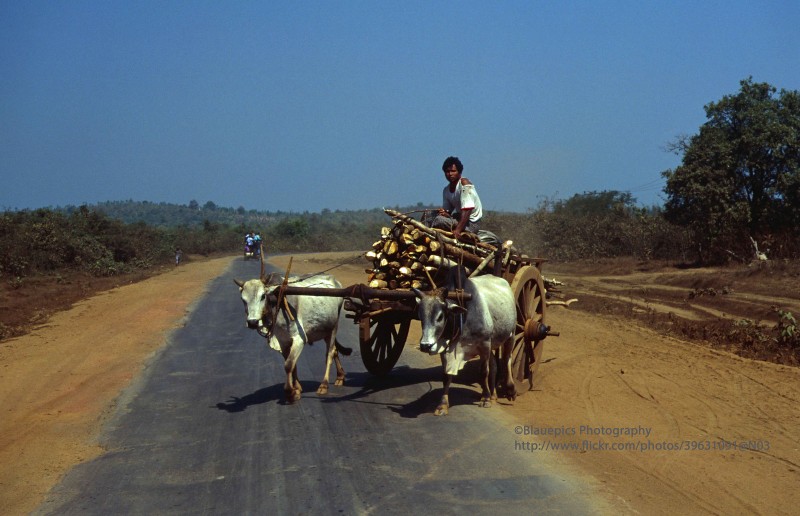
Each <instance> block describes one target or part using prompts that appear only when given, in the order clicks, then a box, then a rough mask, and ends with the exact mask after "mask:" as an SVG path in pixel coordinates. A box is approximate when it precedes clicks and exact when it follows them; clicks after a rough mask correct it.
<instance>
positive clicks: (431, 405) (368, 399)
mask: <svg viewBox="0 0 800 516" xmlns="http://www.w3.org/2000/svg"><path fill="white" fill-rule="evenodd" d="M479 378H480V363H479V362H478V361H470V362H467V364H466V365H465V366H464V369H463V370H462V371H461V372H460V373H459V374H458V376H456V377H455V378H454V379H453V383H452V384H451V386H450V395H449V401H450V406H451V407H456V406H459V405H473V404H474V405H477V402H478V401H479V399H480V394H479V393H477V392H476V391H475V390H474V387H475V386H476V385H477V384H478V382H479ZM301 384H302V385H303V393H304V396H303V400H301V401H300V403H302V402H303V401H305V400H307V399H317V400H319V401H320V402H322V403H343V402H351V403H370V404H375V405H383V406H385V407H386V408H387V409H389V410H391V411H392V412H393V413H395V414H397V415H398V416H400V417H403V418H416V417H419V416H420V415H423V414H432V413H433V411H434V409H435V408H436V406H437V405H438V404H439V401H440V400H441V396H442V368H441V366H433V367H428V368H424V369H414V368H411V367H409V366H400V367H396V368H394V369H393V370H392V372H391V374H389V375H387V376H375V375H373V374H371V373H368V372H354V373H348V374H347V379H346V380H345V386H346V387H349V388H357V389H358V390H356V391H355V392H351V393H349V394H345V395H342V396H336V395H335V392H336V389H337V387H333V386H332V387H331V393H330V394H328V395H326V396H316V395H315V394H313V393H315V392H316V389H317V387H318V386H319V384H318V383H317V382H303V381H301ZM423 385H424V386H425V387H422V388H424V389H425V391H424V392H423V393H422V394H421V395H419V394H418V393H419V391H420V387H417V388H414V386H423ZM459 386H463V387H459ZM409 389H410V390H409ZM403 390H405V391H406V392H405V393H403V392H390V391H403ZM409 392H411V393H413V394H412V395H413V396H416V397H415V399H413V400H412V401H410V402H407V403H395V402H393V401H392V400H393V399H407V398H408V393H409ZM306 393H308V396H307V395H306ZM382 394H383V395H382ZM273 401H274V402H278V403H279V404H281V405H286V404H287V403H286V401H285V399H284V393H283V384H282V383H279V384H275V385H272V386H270V387H264V388H262V389H259V390H257V391H255V392H252V393H250V394H246V395H244V396H242V397H238V396H231V398H230V399H229V400H228V401H225V402H220V403H217V404H216V408H217V409H219V410H224V411H226V412H229V413H235V412H242V411H244V410H246V409H247V408H248V407H250V406H253V405H261V404H263V403H269V402H273Z"/></svg>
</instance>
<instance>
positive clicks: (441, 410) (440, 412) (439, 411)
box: [433, 405, 449, 416]
mask: <svg viewBox="0 0 800 516" xmlns="http://www.w3.org/2000/svg"><path fill="white" fill-rule="evenodd" d="M448 412H449V411H448V407H447V405H439V406H438V407H436V410H435V411H434V412H433V415H434V416H446V415H447V414H448Z"/></svg>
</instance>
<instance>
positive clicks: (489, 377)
mask: <svg viewBox="0 0 800 516" xmlns="http://www.w3.org/2000/svg"><path fill="white" fill-rule="evenodd" d="M463 283H464V292H466V293H469V294H471V296H472V297H471V299H470V300H469V301H467V302H466V306H465V307H461V306H459V305H458V304H456V303H455V302H454V301H450V300H448V299H447V295H448V292H449V289H447V288H442V289H437V290H434V291H432V292H421V291H419V290H416V289H414V293H415V294H416V295H417V300H418V311H419V320H420V322H421V325H422V338H421V339H420V343H419V348H420V350H421V351H425V352H428V353H431V354H435V353H441V354H442V366H443V367H444V394H443V395H442V399H441V401H440V402H439V405H438V406H437V407H436V411H435V412H434V413H435V414H436V415H437V416H441V415H446V414H447V412H448V408H449V407H450V403H449V400H448V392H449V390H450V384H451V382H452V380H453V377H454V376H455V375H456V374H458V372H459V371H460V370H461V369H462V368H463V367H464V364H465V363H466V362H467V361H468V360H470V359H472V358H475V357H480V359H481V365H482V368H481V372H482V378H481V387H482V391H483V393H482V397H481V405H482V406H483V407H490V406H491V405H492V399H493V398H495V395H494V390H495V384H496V381H497V364H495V360H494V359H493V358H492V351H493V350H495V349H498V348H502V353H501V356H502V358H503V361H504V365H505V368H506V371H505V373H506V374H505V378H506V397H507V398H508V399H509V400H514V399H516V389H515V387H514V381H513V379H512V375H511V349H512V347H513V332H514V329H515V325H516V306H515V302H514V293H513V292H512V291H511V287H510V286H509V284H508V282H507V281H506V280H504V279H502V278H499V277H497V276H491V275H485V276H476V277H474V278H469V279H465V280H464V282H463Z"/></svg>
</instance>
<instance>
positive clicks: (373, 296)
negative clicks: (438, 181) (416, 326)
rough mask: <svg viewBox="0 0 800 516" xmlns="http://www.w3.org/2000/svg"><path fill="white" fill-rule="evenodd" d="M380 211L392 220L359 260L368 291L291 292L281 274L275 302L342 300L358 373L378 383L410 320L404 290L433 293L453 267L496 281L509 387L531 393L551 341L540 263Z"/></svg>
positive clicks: (454, 293) (410, 296)
mask: <svg viewBox="0 0 800 516" xmlns="http://www.w3.org/2000/svg"><path fill="white" fill-rule="evenodd" d="M385 211H386V213H387V215H389V216H391V217H392V218H393V227H392V228H384V230H383V232H382V236H381V240H380V241H378V242H376V243H375V244H374V245H373V251H371V252H367V253H366V257H367V258H368V259H371V260H372V261H373V266H374V268H373V269H370V270H368V273H369V279H368V284H357V285H352V286H349V287H344V288H313V287H293V286H292V285H290V284H288V283H287V279H288V272H289V271H287V279H284V283H283V285H282V286H281V289H280V293H279V294H278V298H280V297H281V296H283V295H311V296H329V297H342V298H344V309H345V311H346V312H348V313H347V314H346V317H347V318H350V319H353V321H354V323H355V324H358V326H359V344H360V349H361V357H362V360H363V362H364V366H365V367H366V369H367V370H368V371H369V372H370V373H372V374H374V375H377V376H381V375H386V374H388V373H389V372H390V371H391V370H392V368H393V367H394V366H395V364H396V363H397V361H398V359H399V358H400V354H401V353H402V351H403V348H404V346H405V344H406V340H407V338H408V333H409V328H410V326H411V321H412V320H414V319H417V309H416V294H415V293H414V291H413V290H412V288H418V289H419V290H426V289H430V288H433V287H435V286H436V283H437V282H442V281H444V280H445V278H446V277H447V274H448V271H449V269H450V268H452V267H453V266H461V267H464V268H465V269H466V271H467V272H468V273H469V274H470V275H477V274H494V275H496V276H500V277H502V278H504V279H505V280H506V281H508V283H509V284H510V286H511V290H512V291H513V293H514V298H515V301H516V329H515V331H514V337H513V338H514V345H513V350H512V375H513V377H514V378H513V379H514V382H515V385H516V389H517V392H518V393H523V392H525V391H527V390H531V389H533V385H534V379H535V378H536V375H537V371H538V368H539V366H540V365H541V360H542V350H543V345H544V339H545V337H547V336H549V335H552V336H557V335H558V333H556V332H552V331H550V327H548V326H547V325H546V324H545V308H546V301H545V285H544V280H543V277H542V274H541V268H542V263H543V262H544V261H545V260H543V259H541V258H528V257H527V256H525V255H522V254H519V253H518V252H517V251H516V250H515V249H513V247H512V246H511V242H506V243H504V244H500V245H491V244H485V243H482V242H479V241H477V239H476V240H475V241H474V242H471V243H469V242H463V241H457V240H454V239H453V238H452V234H451V233H449V232H444V231H441V230H432V229H430V228H428V227H427V226H425V225H424V224H422V223H421V222H420V221H417V220H415V219H413V218H411V217H410V216H409V215H407V214H401V213H398V212H396V211H394V210H388V209H387V210H385ZM417 242H421V243H417ZM426 253H427V254H426ZM420 261H421V262H420ZM402 264H406V265H402ZM409 264H410V266H409ZM398 265H400V266H399V267H397V266H398ZM290 267H291V264H290ZM414 270H416V273H415V272H414ZM415 277H416V278H417V279H414V278H415ZM376 278H381V279H376ZM420 278H422V279H421V280H420ZM387 279H388V281H387ZM468 296H469V294H467V293H464V292H463V291H460V290H458V289H455V290H451V291H450V292H449V294H448V297H449V298H450V299H453V300H456V301H457V302H464V301H467V300H468Z"/></svg>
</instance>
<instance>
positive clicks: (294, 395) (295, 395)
mask: <svg viewBox="0 0 800 516" xmlns="http://www.w3.org/2000/svg"><path fill="white" fill-rule="evenodd" d="M300 398H301V391H300V390H297V389H295V390H293V391H292V392H290V393H288V395H287V397H286V401H288V402H289V403H297V402H298V401H300Z"/></svg>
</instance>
